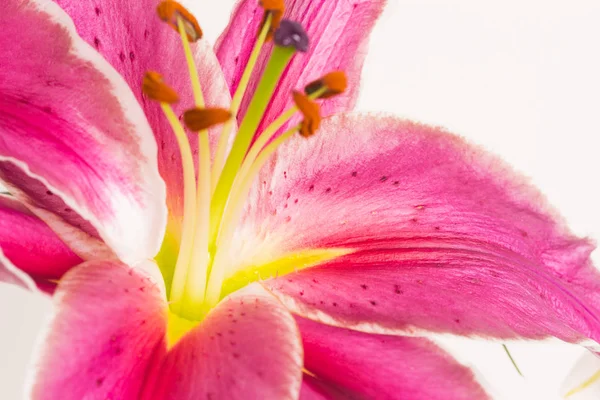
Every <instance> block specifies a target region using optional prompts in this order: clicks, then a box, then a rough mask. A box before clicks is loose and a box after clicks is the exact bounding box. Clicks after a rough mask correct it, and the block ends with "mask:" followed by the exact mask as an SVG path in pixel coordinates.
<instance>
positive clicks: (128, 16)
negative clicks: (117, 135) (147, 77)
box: [56, 0, 230, 247]
mask: <svg viewBox="0 0 600 400" xmlns="http://www.w3.org/2000/svg"><path fill="white" fill-rule="evenodd" d="M160 1H161V0H142V1H133V2H132V1H115V0H109V1H102V2H96V4H95V5H94V4H90V3H89V2H85V1H80V0H56V2H57V3H58V4H59V5H60V6H61V7H62V8H63V9H64V10H65V11H66V12H67V13H68V14H69V15H70V16H71V18H73V21H74V23H75V26H76V27H77V32H78V33H79V35H81V37H82V38H83V39H84V40H85V41H86V42H87V43H89V44H90V45H91V46H93V47H94V48H95V49H96V50H97V51H98V52H99V53H100V54H102V56H104V58H106V60H107V61H108V62H109V63H110V64H111V65H112V66H113V68H115V69H116V70H117V71H118V72H119V73H120V74H121V76H123V78H124V79H125V81H126V82H127V83H128V85H129V86H130V88H131V90H132V91H133V93H134V94H135V96H136V98H137V100H138V102H139V103H140V104H141V106H142V109H143V110H144V113H145V115H146V117H147V118H148V121H149V123H150V126H151V127H152V130H153V132H154V135H155V138H156V142H157V143H158V166H159V171H160V174H161V176H162V177H163V179H164V180H165V182H166V184H167V192H168V193H167V195H168V197H167V205H168V207H169V217H170V221H169V227H168V231H169V233H170V234H172V235H174V236H175V239H176V240H179V235H180V230H181V227H180V225H179V223H180V220H181V217H182V215H183V178H182V177H183V172H182V167H181V156H180V153H179V147H178V145H177V141H176V139H175V136H174V134H173V132H172V129H171V127H170V125H169V124H168V122H167V120H166V118H165V116H164V114H163V112H162V110H161V108H160V106H159V105H158V104H157V103H156V102H154V101H150V100H148V99H147V98H145V97H144V96H143V94H142V78H143V76H144V73H145V72H146V71H149V70H152V71H157V72H159V73H160V74H161V75H162V76H163V79H164V81H165V83H167V84H168V85H169V86H170V87H172V88H173V89H174V90H175V91H176V92H177V93H178V94H179V98H180V99H181V100H180V102H179V104H176V105H174V106H173V109H174V110H175V112H176V114H177V115H182V114H183V112H184V110H186V109H189V108H191V107H193V106H194V104H193V95H192V87H191V83H190V77H189V73H188V70H187V63H186V60H185V57H184V53H183V49H182V45H181V39H180V37H179V36H178V35H177V33H176V32H174V31H173V29H171V28H170V27H168V26H167V25H166V24H165V23H163V22H162V21H161V20H160V19H159V18H158V15H157V14H156V7H157V5H158V4H159V3H160ZM180 3H181V4H182V5H184V6H185V7H187V8H188V9H189V10H190V11H192V12H193V11H194V9H198V2H195V1H192V0H185V1H180ZM198 11H200V10H198ZM195 14H196V15H197V16H198V17H202V16H203V15H204V14H203V13H201V12H197V13H195ZM199 20H200V23H202V18H199ZM192 51H193V52H194V58H195V60H196V66H197V71H198V75H199V78H200V83H201V85H202V91H203V94H204V97H205V101H206V104H207V105H208V106H211V107H222V108H228V107H229V103H230V96H229V90H228V88H227V83H226V82H225V79H224V77H223V73H222V71H221V67H220V66H219V62H218V60H217V57H216V56H215V54H214V52H213V50H212V47H211V46H210V44H209V43H208V42H207V41H206V40H200V41H198V42H196V43H192ZM210 132H211V141H212V142H214V143H216V133H217V132H218V129H216V130H214V129H213V130H211V131H210ZM188 139H189V141H190V145H191V148H192V149H193V150H194V149H197V148H198V144H197V143H198V135H197V133H189V134H188ZM212 147H213V148H214V146H212ZM174 247H177V246H174Z"/></svg>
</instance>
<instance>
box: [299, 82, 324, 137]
mask: <svg viewBox="0 0 600 400" xmlns="http://www.w3.org/2000/svg"><path fill="white" fill-rule="evenodd" d="M293 95H294V103H296V107H298V109H299V110H300V112H302V115H303V116H304V119H303V120H302V122H301V123H300V131H299V132H300V135H302V136H304V137H309V136H312V135H314V134H315V132H316V131H317V129H319V125H320V124H321V114H320V107H319V105H318V104H317V103H315V102H314V101H312V100H311V99H309V98H308V97H307V96H306V95H305V94H304V93H301V92H297V91H294V94H293Z"/></svg>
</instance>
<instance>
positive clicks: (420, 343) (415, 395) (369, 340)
mask: <svg viewBox="0 0 600 400" xmlns="http://www.w3.org/2000/svg"><path fill="white" fill-rule="evenodd" d="M296 320H297V323H298V326H299V327H300V332H301V334H302V345H303V346H304V368H305V369H306V370H308V371H309V372H310V373H312V374H313V375H314V376H315V377H314V378H313V379H312V380H306V378H305V385H304V386H305V387H306V386H308V387H306V388H305V387H303V391H307V392H310V391H311V390H309V388H310V389H312V391H316V392H317V393H321V394H323V395H324V396H323V397H322V398H336V396H335V395H334V396H332V394H335V393H343V394H344V396H345V397H343V398H350V399H359V398H360V399H395V398H398V397H401V398H406V399H415V400H417V399H431V400H435V399H439V400H459V399H464V400H467V399H469V400H475V399H487V398H489V397H488V395H486V393H485V391H484V390H483V388H482V387H481V386H480V385H479V383H477V381H476V380H475V377H474V375H473V373H472V372H471V371H470V370H469V369H468V368H467V367H465V366H463V365H461V364H459V363H458V362H457V361H455V360H454V359H453V358H452V357H451V356H450V355H449V354H447V353H446V352H444V351H443V350H442V349H440V348H439V347H437V346H436V345H434V344H433V343H432V342H430V341H429V340H427V339H425V338H417V337H400V336H386V335H373V334H367V333H363V332H357V331H354V330H350V329H341V328H335V327H331V326H327V325H323V324H320V323H317V322H313V321H310V320H307V319H304V318H297V319H296ZM327 392H329V393H327ZM306 397H308V396H306ZM315 397H316V396H315ZM315 397H313V398H315ZM308 398H311V397H308ZM316 398H319V397H316ZM337 398H339V397H337Z"/></svg>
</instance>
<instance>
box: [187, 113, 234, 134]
mask: <svg viewBox="0 0 600 400" xmlns="http://www.w3.org/2000/svg"><path fill="white" fill-rule="evenodd" d="M229 119H231V112H229V110H226V109H224V108H192V109H191V110H187V111H186V112H184V113H183V122H185V125H186V126H187V127H188V128H190V130H192V131H196V132H198V131H202V130H204V129H208V128H210V127H211V126H214V125H218V124H222V123H224V122H227V121H229Z"/></svg>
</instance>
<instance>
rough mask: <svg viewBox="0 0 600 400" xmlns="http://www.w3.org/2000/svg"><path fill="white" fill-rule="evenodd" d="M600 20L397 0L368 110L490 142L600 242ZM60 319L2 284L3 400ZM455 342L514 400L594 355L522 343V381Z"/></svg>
mask: <svg viewBox="0 0 600 400" xmlns="http://www.w3.org/2000/svg"><path fill="white" fill-rule="evenodd" d="M216 3H217V2H214V1H207V0H203V1H201V2H200V3H199V10H201V12H198V11H197V12H196V15H197V16H198V19H199V20H200V23H201V24H202V26H203V28H204V30H205V33H206V36H207V38H208V40H214V39H215V38H216V37H217V36H218V32H219V31H220V29H222V27H223V26H224V25H225V24H226V22H227V20H228V14H229V10H230V8H231V4H233V1H231V0H226V1H224V0H220V1H219V2H218V4H219V5H216ZM598 21H600V1H598V0H587V1H586V0H571V1H569V2H566V1H548V0H546V1H542V0H522V1H507V0H503V1H497V0H494V1H490V0H469V1H468V0H462V1H454V2H450V1H434V0H413V1H411V0H401V1H393V0H391V1H390V4H389V5H388V7H387V9H386V13H385V14H384V16H383V18H382V19H381V20H380V22H379V25H378V27H377V29H376V30H375V32H374V34H373V37H372V41H371V47H370V53H369V57H368V59H367V63H366V66H365V71H364V80H363V86H362V93H361V99H360V102H359V109H361V110H368V111H386V112H391V113H395V114H397V115H400V116H402V117H406V118H411V119H416V120H419V121H422V122H427V123H430V124H434V125H441V126H444V127H447V128H449V129H450V130H452V131H454V132H456V133H458V134H461V135H464V136H466V137H468V138H469V139H471V140H472V141H474V142H476V143H479V144H482V145H483V146H485V147H487V148H488V149H489V150H490V151H493V152H495V153H497V154H500V155H501V156H503V158H505V159H506V160H508V161H509V162H510V163H511V164H513V165H514V166H515V168H516V169H517V170H520V171H522V172H523V173H525V174H526V175H528V176H529V177H531V179H532V180H533V182H534V183H535V184H536V185H537V186H538V187H540V188H541V189H542V191H543V192H544V193H546V195H547V196H548V197H549V198H550V200H551V202H552V203H553V204H554V205H555V206H556V207H557V208H558V209H559V210H561V212H562V214H563V215H564V216H565V217H566V218H567V220H568V221H569V222H570V224H571V226H572V227H573V229H574V230H575V232H576V233H578V234H580V235H588V236H591V237H593V238H595V239H600V208H599V207H598V206H599V205H600V190H599V189H598V171H600V157H599V156H598V143H599V140H598V136H599V134H600V122H599V119H598V116H599V110H600V75H599V74H600V55H599V52H598V48H599V47H600V46H599V44H598V41H599V39H600V24H599V23H598ZM0 51H1V50H0ZM474 190H476V188H474ZM594 257H595V260H596V264H600V260H599V257H598V252H596V253H595V254H594ZM49 311H50V304H49V302H48V301H47V300H44V299H42V298H41V297H38V296H34V295H31V294H29V293H26V292H24V291H21V290H18V289H15V288H12V287H8V286H5V285H1V284H0V397H1V398H2V399H6V400H12V399H19V398H21V395H20V393H21V390H22V387H23V385H24V379H25V375H26V370H27V365H28V360H29V357H30V355H31V348H32V345H33V343H34V341H35V338H36V335H37V332H38V330H39V329H40V327H41V325H42V321H43V319H44V318H46V317H47V314H48V312H49ZM450 342H451V345H452V348H453V350H454V351H455V352H456V354H457V355H458V356H459V357H460V359H461V360H463V361H464V362H467V363H469V364H471V365H474V366H475V367H476V368H477V370H478V371H479V372H480V373H481V374H482V375H483V376H485V379H486V380H487V381H488V383H489V384H490V385H491V386H492V387H493V388H494V389H495V390H496V392H497V393H498V398H504V399H558V398H560V397H558V393H559V388H560V386H561V383H562V382H563V380H564V378H565V377H566V375H567V373H568V372H569V370H570V369H571V367H572V366H573V364H574V363H575V361H576V360H577V359H578V358H579V356H581V355H582V354H583V353H582V350H580V349H579V348H577V347H575V346H571V345H566V344H529V343H517V344H511V345H510V348H511V350H512V352H513V355H514V357H515V358H516V359H517V361H518V363H519V366H520V367H521V369H522V370H523V373H524V375H525V378H524V379H522V378H520V377H519V376H518V375H517V374H516V372H515V370H514V369H513V367H512V366H511V364H510V362H509V360H508V358H507V357H506V356H505V355H504V353H503V350H502V348H501V347H500V345H499V344H496V343H480V342H477V343H474V342H471V341H467V340H458V341H450ZM594 372H595V371H594V370H593V369H588V370H587V371H584V375H585V374H587V375H588V376H589V375H591V374H593V373H594ZM592 390H593V389H592ZM588 395H589V396H591V397H589V398H599V397H600V392H592V391H591V390H590V391H589V392H588ZM581 398H584V397H583V396H578V397H575V396H574V397H572V399H581ZM585 398H588V397H585Z"/></svg>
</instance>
